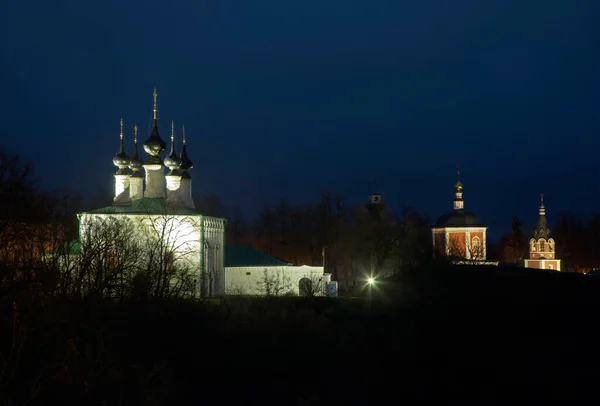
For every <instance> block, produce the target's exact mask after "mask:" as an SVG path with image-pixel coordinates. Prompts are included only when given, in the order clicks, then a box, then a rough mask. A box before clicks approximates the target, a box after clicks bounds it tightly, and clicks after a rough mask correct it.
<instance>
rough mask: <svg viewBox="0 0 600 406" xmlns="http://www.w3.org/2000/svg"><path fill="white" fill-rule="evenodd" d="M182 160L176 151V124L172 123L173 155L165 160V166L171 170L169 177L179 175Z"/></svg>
mask: <svg viewBox="0 0 600 406" xmlns="http://www.w3.org/2000/svg"><path fill="white" fill-rule="evenodd" d="M180 165H181V159H179V157H178V156H177V152H176V151H175V122H172V123H171V153H170V154H169V156H168V157H166V158H165V166H166V167H167V168H169V169H170V171H169V175H179V166H180Z"/></svg>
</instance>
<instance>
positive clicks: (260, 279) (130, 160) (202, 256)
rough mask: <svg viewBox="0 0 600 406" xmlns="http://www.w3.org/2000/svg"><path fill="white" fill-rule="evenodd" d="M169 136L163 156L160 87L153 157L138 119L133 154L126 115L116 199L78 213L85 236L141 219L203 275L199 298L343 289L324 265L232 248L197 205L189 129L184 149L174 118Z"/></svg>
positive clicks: (142, 226) (220, 226) (221, 223)
mask: <svg viewBox="0 0 600 406" xmlns="http://www.w3.org/2000/svg"><path fill="white" fill-rule="evenodd" d="M170 141H171V145H170V153H169V155H168V156H167V157H166V158H165V159H164V160H163V159H162V158H161V156H160V155H161V153H163V152H164V150H165V148H166V144H165V142H164V141H163V140H162V139H161V137H160V135H159V131H158V104H157V93H156V89H154V105H153V125H152V131H151V133H150V136H149V137H148V139H146V141H145V142H144V144H143V147H144V151H145V152H146V153H147V154H148V157H147V159H146V160H145V161H144V160H143V159H142V158H141V157H140V156H139V153H138V139H137V126H135V127H134V137H133V148H134V150H133V155H132V156H131V157H129V156H128V155H127V154H126V153H125V147H124V135H123V120H121V132H120V149H119V152H118V153H117V154H116V155H115V157H114V158H113V163H114V165H115V166H117V167H118V170H117V172H116V173H115V175H114V178H115V196H114V199H113V203H112V205H110V206H108V207H103V208H99V209H95V210H91V211H88V212H85V213H79V214H78V218H79V235H80V239H81V240H82V242H83V240H84V239H86V238H88V239H89V238H93V233H94V231H93V230H97V229H98V228H97V227H95V225H97V224H103V223H106V222H110V221H113V222H114V221H118V222H129V223H131V224H135V227H134V228H132V230H135V231H132V233H135V234H136V236H139V237H140V238H141V237H142V236H146V237H147V236H148V235H154V236H159V237H160V241H161V244H162V245H163V246H166V247H169V249H170V250H171V251H170V252H169V254H170V255H171V260H172V261H180V262H185V263H186V264H187V265H188V266H189V267H190V269H191V270H192V272H193V273H195V274H196V277H195V278H194V284H196V285H197V286H195V287H194V295H195V296H197V297H213V296H220V295H223V294H248V295H260V294H275V295H282V294H290V293H292V294H297V295H317V296H319V295H327V294H336V293H337V292H336V291H337V289H336V284H335V282H332V281H331V275H330V274H325V273H324V268H323V267H322V266H320V267H312V266H296V265H294V264H289V263H286V262H284V261H281V260H278V259H276V258H273V257H270V256H268V255H267V254H264V253H261V252H259V251H257V250H254V249H253V248H251V247H226V246H225V226H226V222H227V220H226V219H224V218H218V217H211V216H206V215H203V214H202V213H199V212H198V211H197V210H196V209H195V205H194V200H193V198H192V177H191V176H190V173H189V172H190V170H191V169H192V167H193V163H192V161H191V160H190V158H189V157H188V154H187V147H186V137H185V128H183V129H182V147H181V153H180V154H179V155H178V154H177V152H176V145H175V127H174V123H172V124H171V139H170ZM166 170H168V171H167V172H166V173H165V171H166ZM83 247H85V244H82V249H84V248H83ZM227 261H229V262H230V263H229V264H228V263H227Z"/></svg>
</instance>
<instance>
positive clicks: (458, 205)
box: [454, 168, 465, 210]
mask: <svg viewBox="0 0 600 406" xmlns="http://www.w3.org/2000/svg"><path fill="white" fill-rule="evenodd" d="M462 190H463V184H462V182H461V181H460V169H459V168H457V170H456V183H455V184H454V210H464V208H465V202H464V200H463V197H462Z"/></svg>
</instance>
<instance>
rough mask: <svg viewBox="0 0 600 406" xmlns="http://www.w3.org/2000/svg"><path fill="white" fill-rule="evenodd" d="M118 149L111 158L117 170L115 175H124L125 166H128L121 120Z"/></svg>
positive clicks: (128, 160)
mask: <svg viewBox="0 0 600 406" xmlns="http://www.w3.org/2000/svg"><path fill="white" fill-rule="evenodd" d="M120 143H121V144H120V148H119V152H118V153H117V155H115V157H114V158H113V164H114V165H115V166H117V167H118V168H119V170H118V171H117V175H126V174H127V166H128V165H129V162H130V159H129V155H127V154H126V153H125V145H124V142H123V119H121V134H120Z"/></svg>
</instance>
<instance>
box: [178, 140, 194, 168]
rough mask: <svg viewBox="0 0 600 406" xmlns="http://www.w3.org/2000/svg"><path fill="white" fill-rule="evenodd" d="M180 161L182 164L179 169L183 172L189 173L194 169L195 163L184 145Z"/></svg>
mask: <svg viewBox="0 0 600 406" xmlns="http://www.w3.org/2000/svg"><path fill="white" fill-rule="evenodd" d="M180 160H181V164H180V165H179V169H181V170H182V171H185V172H187V171H189V170H190V169H192V168H193V167H194V163H193V162H192V160H191V159H190V158H189V157H188V155H187V148H186V146H185V144H183V149H182V150H181V155H180Z"/></svg>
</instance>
